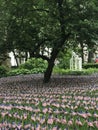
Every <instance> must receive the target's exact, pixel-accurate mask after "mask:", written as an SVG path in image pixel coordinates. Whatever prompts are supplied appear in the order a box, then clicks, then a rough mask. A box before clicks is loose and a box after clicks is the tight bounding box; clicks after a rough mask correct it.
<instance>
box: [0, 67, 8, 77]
mask: <svg viewBox="0 0 98 130" xmlns="http://www.w3.org/2000/svg"><path fill="white" fill-rule="evenodd" d="M6 74H7V69H6V68H5V67H4V66H0V77H4V76H6Z"/></svg>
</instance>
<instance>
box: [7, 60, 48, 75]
mask: <svg viewBox="0 0 98 130" xmlns="http://www.w3.org/2000/svg"><path fill="white" fill-rule="evenodd" d="M46 67H47V62H45V61H44V60H42V59H35V58H32V59H29V60H28V61H27V62H25V63H24V64H21V65H20V67H19V68H17V69H12V70H11V71H10V72H8V74H7V75H8V76H14V75H22V74H38V73H43V72H44V71H45V69H46Z"/></svg>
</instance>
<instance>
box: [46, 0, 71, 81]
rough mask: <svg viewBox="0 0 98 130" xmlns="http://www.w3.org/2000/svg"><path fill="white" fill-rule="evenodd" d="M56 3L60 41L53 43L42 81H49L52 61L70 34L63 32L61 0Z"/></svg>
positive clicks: (52, 65)
mask: <svg viewBox="0 0 98 130" xmlns="http://www.w3.org/2000/svg"><path fill="white" fill-rule="evenodd" d="M57 5H58V11H59V23H60V41H59V42H58V43H57V44H56V43H55V45H56V46H54V48H53V51H52V53H51V57H50V60H49V61H48V67H47V69H46V72H45V74H44V83H47V82H49V80H50V77H51V74H52V70H53V67H54V61H55V59H56V58H57V55H58V53H59V52H60V51H61V50H62V48H63V47H64V43H65V41H66V40H67V38H68V37H69V35H70V33H68V34H67V35H66V34H65V22H64V15H65V14H64V12H63V0H57Z"/></svg>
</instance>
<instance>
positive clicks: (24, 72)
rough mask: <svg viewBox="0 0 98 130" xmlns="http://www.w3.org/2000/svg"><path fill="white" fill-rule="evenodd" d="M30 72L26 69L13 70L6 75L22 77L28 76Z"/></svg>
mask: <svg viewBox="0 0 98 130" xmlns="http://www.w3.org/2000/svg"><path fill="white" fill-rule="evenodd" d="M30 73H31V72H30V71H29V70H27V69H14V70H11V71H9V72H8V73H7V76H15V75H24V74H30Z"/></svg>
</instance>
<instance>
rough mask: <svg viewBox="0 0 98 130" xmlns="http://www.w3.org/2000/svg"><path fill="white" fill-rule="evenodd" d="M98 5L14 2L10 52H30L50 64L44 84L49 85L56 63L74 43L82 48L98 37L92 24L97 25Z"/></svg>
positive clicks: (75, 0)
mask: <svg viewBox="0 0 98 130" xmlns="http://www.w3.org/2000/svg"><path fill="white" fill-rule="evenodd" d="M8 1H9V0H8ZM8 1H7V2H8ZM97 4H98V2H97V0H93V1H92V0H90V1H89V0H87V1H84V0H82V1H80V0H38V1H32V0H28V1H23V0H21V1H19V0H13V1H12V0H10V1H9V3H8V4H7V5H8V14H9V15H8V16H9V19H8V20H7V22H8V23H9V24H8V25H9V26H8V28H7V38H6V43H7V44H6V45H7V46H10V48H9V50H10V51H13V50H14V49H17V50H19V51H23V52H29V53H30V57H36V58H42V59H44V60H47V62H48V67H47V69H46V72H45V74H44V82H48V81H49V80H50V77H51V74H52V70H53V67H54V63H55V59H56V58H57V56H58V54H59V53H60V52H61V51H62V52H63V51H64V50H65V47H67V46H69V44H70V41H72V40H73V41H77V42H76V43H75V42H74V43H75V44H74V45H75V46H78V44H79V43H81V45H82V44H83V43H84V42H85V43H88V42H86V41H87V39H89V37H90V42H91V40H92V38H93V37H94V35H95V33H96V31H95V29H94V31H93V32H91V31H92V30H93V25H94V24H91V23H92V20H93V21H95V16H93V14H96V12H97ZM92 6H93V8H90V7H92ZM90 9H91V10H90ZM89 11H91V14H92V20H91V16H90V15H89ZM89 27H90V28H89ZM95 28H96V26H95ZM91 35H92V36H91ZM96 35H97V34H96ZM68 41H69V42H68ZM46 47H48V48H51V54H50V56H47V55H45V52H46V51H47V50H46Z"/></svg>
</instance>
